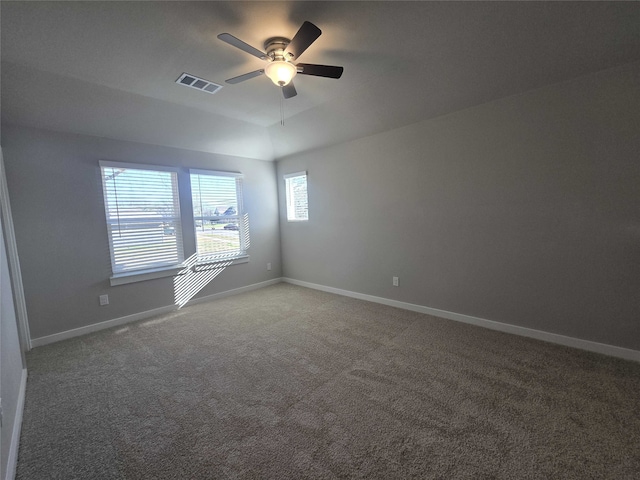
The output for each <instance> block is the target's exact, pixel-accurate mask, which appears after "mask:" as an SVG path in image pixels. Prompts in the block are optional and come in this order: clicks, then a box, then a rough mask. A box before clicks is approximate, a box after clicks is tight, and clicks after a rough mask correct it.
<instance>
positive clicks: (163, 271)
mask: <svg viewBox="0 0 640 480" xmlns="http://www.w3.org/2000/svg"><path fill="white" fill-rule="evenodd" d="M180 270H184V266H182V265H175V266H172V267H163V268H152V269H149V270H137V271H135V272H127V273H117V274H115V275H113V276H112V277H111V278H110V279H109V281H110V282H111V286H112V287H115V286H116V285H126V284H127V283H135V282H144V281H145V280H154V279H156V278H163V277H173V276H174V275H177V274H178V272H180Z"/></svg>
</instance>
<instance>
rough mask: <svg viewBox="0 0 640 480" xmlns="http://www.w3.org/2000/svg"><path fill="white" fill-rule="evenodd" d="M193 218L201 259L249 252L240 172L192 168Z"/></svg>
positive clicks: (234, 255) (197, 248)
mask: <svg viewBox="0 0 640 480" xmlns="http://www.w3.org/2000/svg"><path fill="white" fill-rule="evenodd" d="M190 173H191V196H192V201H193V220H194V223H195V228H196V251H197V253H198V259H199V260H205V261H206V260H211V259H214V260H215V259H216V258H227V257H237V256H241V255H246V250H247V248H248V246H249V245H248V240H249V239H248V228H247V222H246V216H245V215H244V214H243V209H242V175H241V174H240V173H230V172H214V171H207V170H191V171H190Z"/></svg>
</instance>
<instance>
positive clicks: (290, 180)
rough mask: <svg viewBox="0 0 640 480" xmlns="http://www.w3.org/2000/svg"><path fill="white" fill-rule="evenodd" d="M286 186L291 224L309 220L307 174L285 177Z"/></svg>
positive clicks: (301, 173) (293, 174)
mask: <svg viewBox="0 0 640 480" xmlns="http://www.w3.org/2000/svg"><path fill="white" fill-rule="evenodd" d="M284 186H285V194H286V197H287V220H288V221H290V222H302V221H307V220H309V205H308V201H307V172H299V173H291V174H289V175H285V176H284Z"/></svg>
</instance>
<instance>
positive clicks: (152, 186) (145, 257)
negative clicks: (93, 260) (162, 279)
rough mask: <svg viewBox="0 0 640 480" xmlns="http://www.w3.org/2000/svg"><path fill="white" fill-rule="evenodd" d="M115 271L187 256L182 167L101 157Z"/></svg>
mask: <svg viewBox="0 0 640 480" xmlns="http://www.w3.org/2000/svg"><path fill="white" fill-rule="evenodd" d="M100 169H101V172H102V185H103V194H104V205H105V212H106V217H107V229H108V231H109V246H110V248H111V263H112V269H113V273H114V275H117V274H119V273H128V272H135V271H137V270H148V269H154V268H161V267H168V266H174V265H177V264H179V263H181V262H182V261H183V260H184V253H183V246H182V225H181V222H180V203H179V196H178V178H177V173H176V171H173V170H170V169H165V168H163V167H155V166H154V167H151V166H146V165H130V164H119V163H110V162H100Z"/></svg>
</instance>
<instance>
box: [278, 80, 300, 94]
mask: <svg viewBox="0 0 640 480" xmlns="http://www.w3.org/2000/svg"><path fill="white" fill-rule="evenodd" d="M297 94H298V92H297V91H296V87H295V86H294V85H293V80H292V81H290V82H289V83H288V84H287V85H285V86H284V87H282V95H284V98H291V97H295V96H296V95H297Z"/></svg>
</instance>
